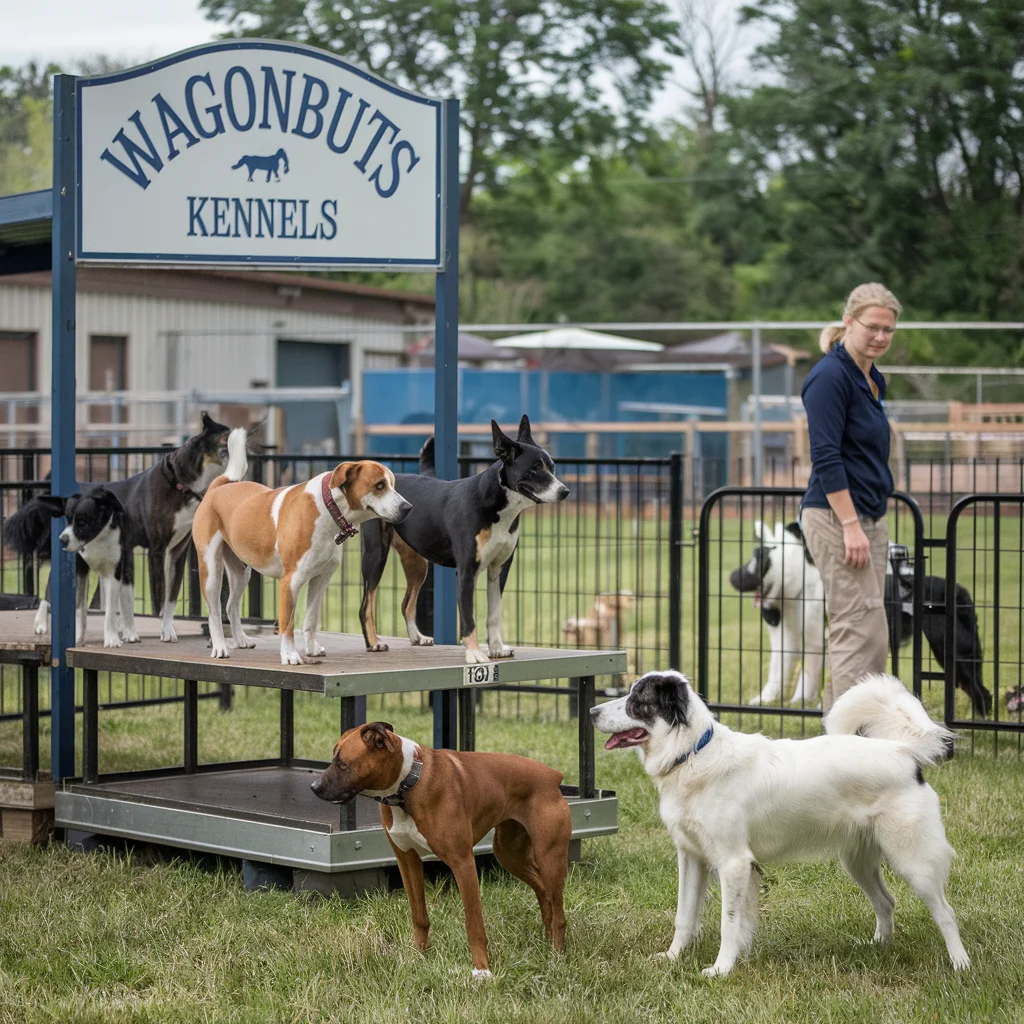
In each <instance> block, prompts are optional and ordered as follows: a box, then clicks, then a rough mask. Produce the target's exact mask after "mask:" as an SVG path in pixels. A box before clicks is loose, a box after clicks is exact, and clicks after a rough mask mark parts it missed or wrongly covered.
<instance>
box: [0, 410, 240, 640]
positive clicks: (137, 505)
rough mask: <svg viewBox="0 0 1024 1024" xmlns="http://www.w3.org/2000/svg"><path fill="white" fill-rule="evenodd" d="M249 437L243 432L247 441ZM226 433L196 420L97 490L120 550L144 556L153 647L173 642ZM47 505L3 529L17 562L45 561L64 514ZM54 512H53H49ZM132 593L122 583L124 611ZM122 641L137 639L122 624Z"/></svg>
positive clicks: (35, 503) (32, 504)
mask: <svg viewBox="0 0 1024 1024" xmlns="http://www.w3.org/2000/svg"><path fill="white" fill-rule="evenodd" d="M236 429H238V430H242V429H243V428H241V427H239V428H236ZM256 429H257V428H256V427H253V428H251V429H250V430H249V431H244V432H245V433H246V435H247V441H248V438H249V436H250V435H251V434H252V433H253V432H254V431H255V430H256ZM230 433H231V428H230V427H226V426H224V424H222V423H217V422H216V420H214V419H212V418H211V417H210V416H208V415H207V414H206V413H205V412H204V413H203V414H202V429H201V430H200V431H199V433H198V434H196V435H194V436H193V437H190V438H189V439H188V440H187V441H186V442H185V443H184V444H183V445H181V446H180V447H179V448H175V449H174V450H173V451H170V452H168V453H167V454H166V455H165V456H164V457H163V458H161V459H160V460H159V461H158V462H156V463H154V464H153V465H152V466H150V468H149V469H145V470H143V471H142V472H141V473H136V474H135V475H134V476H130V477H128V478H127V479H126V480H117V481H115V482H113V483H108V484H104V485H103V487H104V488H105V489H106V490H107V491H108V492H109V493H110V494H112V495H113V496H114V497H115V498H116V499H117V500H118V502H119V503H120V505H121V508H122V511H123V515H124V522H123V526H122V528H121V534H122V541H123V543H124V545H125V546H126V547H127V548H128V550H132V551H133V550H134V549H135V548H137V547H139V548H145V549H146V550H147V553H148V557H149V585H150V593H151V595H152V602H153V613H154V614H156V615H160V616H161V617H162V622H161V626H160V639H161V640H164V641H176V640H177V639H178V637H177V634H176V633H175V631H174V607H175V604H176V603H177V599H178V591H179V590H180V589H181V581H182V577H183V576H184V572H185V554H186V551H187V549H188V545H189V543H190V541H191V539H192V519H193V518H194V517H195V513H196V509H197V508H198V507H199V502H200V501H201V500H202V497H203V495H204V494H205V493H206V488H207V487H208V486H209V485H210V482H211V481H212V480H213V479H214V478H215V477H217V476H219V475H220V474H221V473H222V472H223V471H224V467H225V466H226V465H227V456H228V448H227V443H228V436H229V435H230ZM53 501H55V502H57V503H58V504H57V506H54V505H53V503H52V502H50V503H49V504H48V503H47V499H46V498H45V496H43V497H37V498H32V499H31V500H30V501H28V502H26V503H25V504H24V505H23V506H22V507H21V508H20V509H18V511H17V512H16V513H15V514H14V515H13V516H11V518H10V519H8V520H7V523H6V524H5V527H4V540H5V542H6V544H7V546H8V547H10V548H11V549H12V550H14V551H16V552H18V553H19V554H21V555H22V556H23V557H32V556H33V555H35V556H38V557H39V558H40V560H42V561H46V560H47V559H48V558H49V555H50V544H49V537H50V521H49V519H50V516H51V515H56V516H59V515H62V514H64V502H65V499H64V498H63V497H56V496H54V498H53ZM54 507H57V508H58V511H56V512H54V511H53V508H54ZM129 561H130V560H129ZM125 572H127V573H129V574H130V572H131V570H130V569H125ZM133 587H134V584H133V580H132V578H131V575H129V576H128V578H127V579H126V580H125V584H124V588H123V589H124V591H125V593H124V595H123V606H124V607H125V608H128V607H131V608H134V602H135V598H134V589H133ZM82 590H83V591H84V584H83V587H82ZM49 593H50V592H49V583H47V589H46V599H45V600H43V601H40V603H39V610H38V612H37V614H36V623H35V631H36V632H37V633H40V634H42V633H45V632H46V630H47V625H46V620H47V615H48V613H49ZM129 598H130V600H129ZM78 600H79V601H80V600H81V597H79V599H78ZM122 639H123V640H125V641H126V642H128V643H137V642H138V639H139V638H138V635H137V634H136V633H135V630H134V627H133V626H131V627H130V626H129V625H128V623H127V622H125V623H124V625H123V628H122Z"/></svg>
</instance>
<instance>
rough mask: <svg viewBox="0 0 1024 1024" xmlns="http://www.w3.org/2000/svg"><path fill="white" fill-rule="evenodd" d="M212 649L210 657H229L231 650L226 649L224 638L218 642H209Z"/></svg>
mask: <svg viewBox="0 0 1024 1024" xmlns="http://www.w3.org/2000/svg"><path fill="white" fill-rule="evenodd" d="M210 646H211V647H212V648H213V649H212V650H211V651H210V657H211V658H230V657H231V652H230V651H229V650H228V645H227V641H226V640H224V641H222V642H220V643H216V644H211V645H210Z"/></svg>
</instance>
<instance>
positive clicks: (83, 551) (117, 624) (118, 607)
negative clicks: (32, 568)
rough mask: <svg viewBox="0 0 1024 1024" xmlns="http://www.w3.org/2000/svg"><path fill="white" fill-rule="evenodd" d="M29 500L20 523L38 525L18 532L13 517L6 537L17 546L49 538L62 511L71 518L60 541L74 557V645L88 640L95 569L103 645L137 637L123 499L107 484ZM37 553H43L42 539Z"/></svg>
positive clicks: (16, 522) (132, 561) (66, 516)
mask: <svg viewBox="0 0 1024 1024" xmlns="http://www.w3.org/2000/svg"><path fill="white" fill-rule="evenodd" d="M30 505H31V507H29V505H26V506H24V509H27V512H26V513H25V515H24V516H23V518H22V519H21V520H20V522H21V524H22V525H23V526H25V525H31V526H34V527H35V528H36V529H35V530H34V533H33V535H32V536H31V537H26V536H25V534H24V531H21V532H19V528H18V521H16V520H15V518H14V517H13V516H12V517H11V522H14V523H15V528H14V530H13V531H12V530H8V531H6V535H7V540H8V542H9V543H10V545H11V547H14V548H15V550H20V549H21V547H24V546H27V544H33V543H37V541H38V540H39V538H43V539H44V540H45V541H47V542H48V540H49V536H50V519H51V518H52V519H57V518H60V517H61V516H64V517H65V518H66V519H67V526H66V527H65V528H64V530H63V531H62V532H61V535H60V543H61V546H62V547H64V549H65V550H67V551H70V552H72V553H73V554H74V556H75V644H76V645H80V644H83V643H85V629H86V621H87V618H88V611H89V609H88V594H89V591H88V584H89V570H90V569H91V570H92V571H93V572H95V573H97V574H98V575H99V578H100V588H101V590H102V593H103V607H104V609H105V614H104V619H103V646H104V647H120V646H121V642H122V638H123V639H128V637H129V636H134V637H135V640H138V636H137V635H135V621H134V591H133V589H132V586H133V582H134V575H135V562H134V559H133V557H132V549H131V548H130V547H128V546H127V537H128V530H127V528H126V524H125V514H124V507H123V506H122V505H121V502H120V501H118V500H117V497H116V496H115V495H114V494H113V493H112V492H111V491H110V490H109V489H108V488H106V487H93V488H92V489H91V490H89V491H87V492H86V493H85V494H73V495H71V497H70V498H68V499H67V500H65V499H64V498H61V497H58V496H57V495H55V494H43V495H40V496H39V497H37V498H33V499H32V502H31V503H30ZM44 517H45V518H44ZM8 525H10V524H8ZM48 547H49V545H48V543H47V548H48ZM35 553H37V554H41V553H42V552H41V551H40V549H39V547H38V544H37V547H36V552H35ZM46 554H47V555H48V554H49V550H47V552H46ZM47 593H49V586H47ZM45 628H46V621H45V618H44V619H43V629H44V630H45ZM37 632H38V629H37Z"/></svg>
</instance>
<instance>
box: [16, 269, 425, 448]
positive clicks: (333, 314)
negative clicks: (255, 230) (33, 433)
mask: <svg viewBox="0 0 1024 1024" xmlns="http://www.w3.org/2000/svg"><path fill="white" fill-rule="evenodd" d="M433 315H434V298H433V296H432V295H424V294H413V293H406V292H399V291H392V290H388V289H381V288H371V287H366V286H363V285H357V284H352V283H349V282H346V281H337V280H327V279H323V278H314V277H308V276H303V275H298V274H290V273H262V272H255V271H249V272H232V271H221V270H175V269H153V270H149V269H127V268H80V269H79V271H78V305H77V330H78V338H79V344H78V366H77V367H76V376H77V381H78V391H79V393H80V394H82V393H83V392H122V393H127V394H126V395H125V400H124V402H123V405H119V406H118V407H117V412H116V413H115V412H112V408H113V406H111V405H95V404H94V405H92V406H83V407H82V408H80V409H79V425H80V427H82V428H84V431H83V432H84V433H86V434H88V433H90V432H93V431H90V429H89V426H90V424H95V425H99V424H101V423H104V422H109V421H110V420H111V419H114V420H116V421H120V422H125V423H128V424H131V426H132V427H133V429H132V430H131V431H130V434H129V436H130V437H131V439H132V441H133V442H136V443H137V442H147V441H148V442H157V441H160V440H163V438H162V437H160V436H159V435H160V433H161V430H166V427H167V425H168V424H169V423H171V422H173V421H174V416H173V413H172V412H171V411H169V409H168V403H167V402H166V401H165V402H153V401H152V399H155V398H156V397H157V396H156V395H154V394H153V393H154V392H167V391H174V392H179V393H182V392H185V393H189V392H193V391H207V392H210V391H232V392H237V391H243V390H247V389H249V388H273V387H312V386H318V387H337V386H339V385H341V384H342V383H343V382H345V381H350V382H351V389H352V390H351V402H352V415H353V417H354V418H355V419H356V420H358V419H359V418H360V415H361V399H362V395H361V393H360V380H361V378H362V371H363V369H364V368H374V367H384V366H401V365H403V362H404V353H405V349H406V346H407V344H408V342H409V341H410V340H411V336H407V335H406V334H404V333H403V332H402V331H401V330H399V329H397V328H399V327H401V326H403V325H406V326H408V325H413V324H419V325H432V324H433ZM50 317H51V297H50V275H49V273H48V272H47V273H32V274H21V275H14V276H9V277H3V278H0V423H7V424H13V422H20V423H24V424H28V423H39V424H40V425H44V424H45V423H47V422H48V419H49V413H48V396H49V391H50ZM26 392H28V393H31V392H35V393H36V394H37V395H38V402H39V404H38V407H37V408H35V409H33V408H32V405H31V402H28V403H26V402H25V401H22V400H19V401H18V402H14V401H11V400H10V396H11V395H12V394H21V395H24V394H25V393H26ZM147 398H149V399H150V401H146V399H147ZM315 404H316V403H314V405H315ZM319 404H320V406H321V408H320V409H319V416H320V419H321V421H322V422H321V423H320V425H319V426H318V425H317V424H316V423H315V422H314V421H315V420H316V419H317V416H318V412H317V410H316V409H315V408H313V407H312V406H311V405H310V404H309V403H302V404H301V405H295V404H292V405H289V406H287V407H285V410H284V416H283V421H282V423H281V424H280V425H279V426H281V427H283V429H284V434H285V436H283V437H278V438H277V440H278V441H279V442H280V443H282V444H283V445H286V446H287V448H288V449H290V450H292V451H298V450H301V448H302V446H303V442H304V441H306V440H308V439H311V438H313V437H314V436H315V435H316V434H317V431H318V430H319V429H320V428H322V426H323V421H324V420H325V418H326V420H327V421H330V419H331V417H333V415H334V412H333V409H332V407H331V406H330V404H329V403H327V408H326V409H324V408H323V407H322V406H323V403H319ZM122 408H123V412H122V411H121V410H122ZM190 415H191V413H190ZM311 418H312V419H311ZM94 429H95V428H94ZM147 434H149V435H150V436H148V437H147V436H146V435H147ZM307 435H308V438H307Z"/></svg>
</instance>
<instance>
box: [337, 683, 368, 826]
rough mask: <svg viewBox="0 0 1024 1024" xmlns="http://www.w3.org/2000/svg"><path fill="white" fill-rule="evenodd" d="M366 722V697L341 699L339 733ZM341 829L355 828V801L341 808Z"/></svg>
mask: <svg viewBox="0 0 1024 1024" xmlns="http://www.w3.org/2000/svg"><path fill="white" fill-rule="evenodd" d="M365 721H366V697H365V696H363V697H342V698H341V731H342V732H343V733H344V732H348V730H349V729H354V728H355V727H356V726H357V725H362V724H363V723H364V722H365ZM341 827H342V828H343V829H344V830H345V831H346V832H354V831H355V827H356V802H355V800H352V801H350V802H349V803H347V804H344V805H343V806H342V808H341Z"/></svg>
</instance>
